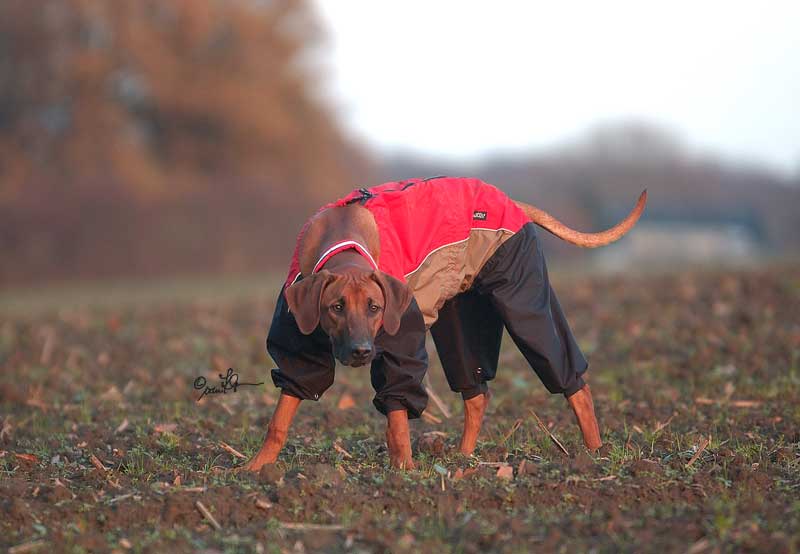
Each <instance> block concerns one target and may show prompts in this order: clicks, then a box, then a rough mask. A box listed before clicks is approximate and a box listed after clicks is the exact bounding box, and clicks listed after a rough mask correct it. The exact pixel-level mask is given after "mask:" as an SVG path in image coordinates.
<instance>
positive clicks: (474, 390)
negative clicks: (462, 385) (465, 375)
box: [461, 383, 489, 400]
mask: <svg viewBox="0 0 800 554" xmlns="http://www.w3.org/2000/svg"><path fill="white" fill-rule="evenodd" d="M487 392H489V385H487V384H486V383H480V384H479V385H475V386H474V387H471V388H469V389H467V390H462V391H461V398H462V399H464V400H469V399H470V398H475V397H476V396H478V395H479V394H486V393H487Z"/></svg>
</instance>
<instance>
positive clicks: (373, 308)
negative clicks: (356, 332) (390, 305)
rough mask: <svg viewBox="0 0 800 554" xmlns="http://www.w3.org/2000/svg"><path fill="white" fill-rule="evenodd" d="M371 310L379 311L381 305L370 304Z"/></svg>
mask: <svg viewBox="0 0 800 554" xmlns="http://www.w3.org/2000/svg"><path fill="white" fill-rule="evenodd" d="M369 311H371V312H379V311H381V307H380V306H378V305H377V304H370V306H369Z"/></svg>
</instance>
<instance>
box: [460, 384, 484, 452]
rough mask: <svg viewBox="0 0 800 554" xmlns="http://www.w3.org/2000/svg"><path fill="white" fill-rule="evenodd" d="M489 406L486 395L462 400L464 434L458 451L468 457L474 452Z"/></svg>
mask: <svg viewBox="0 0 800 554" xmlns="http://www.w3.org/2000/svg"><path fill="white" fill-rule="evenodd" d="M488 405H489V395H488V393H484V394H479V395H477V396H473V397H472V398H469V399H467V400H464V433H463V434H462V435H461V445H460V447H459V450H460V451H461V453H462V454H464V455H466V456H469V455H471V454H472V453H473V452H474V451H475V445H476V444H477V443H478V435H479V434H480V432H481V424H482V423H483V415H484V414H485V413H486V407H487V406H488Z"/></svg>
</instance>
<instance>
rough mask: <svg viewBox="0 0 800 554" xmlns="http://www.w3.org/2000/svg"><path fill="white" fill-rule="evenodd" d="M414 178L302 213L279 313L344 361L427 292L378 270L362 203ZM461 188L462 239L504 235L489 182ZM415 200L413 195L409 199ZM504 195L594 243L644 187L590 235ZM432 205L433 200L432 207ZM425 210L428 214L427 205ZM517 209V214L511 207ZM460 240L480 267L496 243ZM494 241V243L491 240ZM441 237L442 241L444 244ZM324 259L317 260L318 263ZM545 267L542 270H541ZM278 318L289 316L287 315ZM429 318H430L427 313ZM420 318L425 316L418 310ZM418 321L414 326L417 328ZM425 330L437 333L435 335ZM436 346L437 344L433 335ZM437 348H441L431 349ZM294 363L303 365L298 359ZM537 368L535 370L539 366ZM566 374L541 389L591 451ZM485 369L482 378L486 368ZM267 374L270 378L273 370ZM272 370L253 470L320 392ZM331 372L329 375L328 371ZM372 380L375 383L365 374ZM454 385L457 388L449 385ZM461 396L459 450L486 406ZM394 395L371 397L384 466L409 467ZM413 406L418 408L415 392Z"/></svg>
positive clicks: (353, 359) (593, 425) (525, 212)
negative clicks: (274, 401)
mask: <svg viewBox="0 0 800 554" xmlns="http://www.w3.org/2000/svg"><path fill="white" fill-rule="evenodd" d="M451 181H453V180H451ZM392 185H394V184H392ZM400 185H402V187H401V186H400ZM415 185H416V186H418V190H420V189H422V188H423V187H424V186H431V187H432V186H433V185H430V184H429V183H428V182H427V180H426V181H409V182H406V183H400V184H398V186H397V187H395V188H387V187H386V185H384V186H382V187H376V188H375V189H370V191H366V190H365V189H361V190H360V191H356V192H354V193H353V194H351V196H350V197H348V198H347V199H344V200H343V201H340V202H339V203H337V204H336V205H334V206H331V207H329V208H328V209H324V210H322V211H321V212H319V213H318V214H317V215H316V216H315V217H313V218H312V219H311V220H310V221H309V223H308V224H307V225H306V227H305V228H304V231H303V233H301V237H300V240H299V242H298V249H297V252H296V258H297V263H298V268H297V272H296V273H297V275H296V276H295V280H293V281H292V282H287V286H286V287H285V289H284V291H283V294H285V300H286V304H288V312H290V313H291V316H293V318H294V321H295V322H296V327H297V329H299V331H300V333H302V334H303V335H305V336H317V335H315V333H322V334H321V335H319V336H320V337H323V339H322V340H327V341H329V349H328V355H330V354H332V355H333V356H334V357H335V358H336V359H337V360H339V361H340V362H341V363H342V364H344V365H349V366H362V365H365V364H367V363H369V362H374V360H375V358H376V354H377V352H376V350H377V349H376V337H377V336H379V334H380V333H385V335H386V336H388V337H391V336H395V335H397V334H398V333H400V335H402V332H403V328H405V327H403V324H402V321H403V320H404V319H403V318H405V317H408V316H407V315H404V314H409V313H410V312H411V308H414V307H415V306H416V303H415V302H414V299H415V297H416V299H417V300H418V301H420V299H421V298H422V297H423V296H424V295H425V294H426V292H425V291H423V290H422V289H421V287H417V288H413V286H412V285H410V284H408V283H411V282H412V281H413V279H412V278H411V277H410V276H411V275H412V274H411V273H409V274H406V279H407V281H408V283H404V282H403V281H401V280H400V279H398V278H396V277H394V276H392V275H390V274H389V273H387V272H384V271H381V270H380V269H378V267H379V265H378V263H377V262H376V260H380V259H381V254H382V252H381V246H382V245H381V241H382V239H384V238H385V237H386V236H388V235H386V234H385V233H386V231H385V224H383V223H381V222H377V221H376V216H375V214H374V213H373V212H372V211H371V210H370V209H369V207H370V205H369V204H368V203H367V202H369V201H370V200H372V199H373V198H375V197H376V195H377V194H384V195H386V196H387V197H388V198H393V197H392V196H390V195H392V194H395V193H397V194H400V193H401V192H403V191H406V189H407V188H408V187H411V186H415ZM437 186H438V187H439V188H438V189H436V190H439V191H441V190H442V187H444V186H448V187H451V188H450V189H447V191H451V190H459V191H461V189H454V188H453V187H457V186H458V187H460V186H462V183H461V182H460V181H459V182H457V183H453V182H447V183H439V184H438V185H437ZM463 187H464V190H468V191H477V192H475V193H474V194H473V197H474V198H477V200H474V199H473V200H470V201H471V202H473V204H474V205H473V204H470V205H469V207H470V209H471V210H472V209H473V208H475V207H480V208H481V209H474V210H473V211H470V216H471V219H472V220H474V221H476V222H477V223H474V224H472V225H471V227H470V228H469V229H468V230H467V232H468V233H471V234H470V235H469V237H471V238H470V239H469V240H471V241H473V242H474V243H476V244H477V243H478V242H479V241H478V240H476V239H473V238H472V237H475V236H478V235H480V236H481V237H485V236H487V235H486V234H482V235H481V234H480V233H483V232H484V231H491V232H492V233H493V234H491V235H490V236H491V237H499V239H498V240H500V241H504V240H507V239H508V238H509V236H511V235H513V233H511V232H510V231H509V230H508V229H507V228H506V227H504V226H506V225H510V224H509V223H508V221H509V219H508V217H509V216H508V215H506V216H504V217H506V219H505V220H504V222H503V223H502V225H503V226H501V225H500V224H498V225H495V226H494V228H487V227H490V226H489V224H488V223H486V222H485V221H486V220H487V218H489V217H491V209H492V207H491V206H489V207H488V208H486V207H485V206H484V205H483V204H480V202H481V201H484V200H485V199H484V200H481V198H482V197H481V196H480V195H481V194H484V195H485V194H487V188H486V187H489V185H485V184H483V183H480V182H478V184H477V185H476V184H474V183H472V182H471V181H470V182H469V183H467V184H464V185H463ZM379 189H380V190H379ZM491 189H492V190H491V191H489V192H488V194H490V198H494V197H497V198H500V200H499V202H505V201H506V200H505V199H507V197H505V196H504V195H503V196H497V194H499V191H496V189H494V188H493V187H491ZM376 191H377V192H376ZM358 193H360V194H361V196H359V195H358ZM491 195H495V196H491ZM462 196H463V194H462ZM473 197H470V198H473ZM354 199H355V200H354ZM416 201H417V202H418V200H416ZM507 201H508V202H509V203H511V204H509V206H511V207H507V208H506V212H508V211H509V210H511V211H513V210H517V211H513V213H512V216H513V215H514V214H517V216H518V217H523V218H525V221H528V222H530V221H532V222H534V223H536V224H538V225H540V226H542V227H544V228H545V229H546V230H548V231H550V232H551V233H553V234H555V235H556V236H559V237H560V238H563V239H564V240H567V241H569V242H572V243H574V244H578V245H580V246H584V247H596V246H602V245H604V244H608V243H610V242H613V241H615V240H617V239H618V238H620V237H621V236H622V235H624V234H625V233H626V232H627V231H628V230H630V229H631V228H632V227H633V225H634V224H635V223H636V221H637V220H638V218H639V216H640V215H641V213H642V211H643V209H644V206H645V202H646V193H643V194H642V196H641V197H640V198H639V201H638V203H637V205H636V207H635V208H634V210H633V211H632V212H631V214H630V215H629V216H628V217H627V218H625V220H623V221H622V222H620V223H619V224H618V225H616V226H615V227H613V228H612V229H609V230H608V231H605V232H603V233H594V234H586V233H580V232H577V231H574V230H572V229H570V228H568V227H566V226H565V225H563V224H562V223H560V222H558V221H557V220H556V219H555V218H553V217H552V216H550V215H549V214H547V213H545V212H543V211H541V210H539V209H537V208H535V207H533V206H529V205H527V204H523V203H519V202H513V201H511V200H510V199H507ZM476 202H477V203H476ZM417 206H419V204H418V205H417ZM436 209H441V206H438V207H437V208H436ZM517 212H518V213H517ZM431 213H432V214H434V213H435V212H431ZM519 214H522V215H521V216H519ZM426 217H429V216H426ZM469 225H470V224H468V226H469ZM451 228H452V225H451V227H448V229H451ZM382 233H384V234H382ZM509 233H510V234H509ZM465 240H466V239H465ZM481 240H483V239H481ZM463 242H464V241H460V242H459V243H452V244H456V245H457V246H459V248H461V249H462V250H464V251H465V252H466V253H467V257H469V255H471V254H470V253H471V252H472V253H474V252H478V253H481V254H483V258H482V259H481V264H482V265H480V266H478V268H477V269H478V270H480V269H481V268H483V267H488V266H487V260H489V259H491V254H492V253H493V252H496V251H498V252H499V251H500V248H499V246H497V245H494V246H493V248H495V250H489V251H487V250H486V247H485V240H483V242H481V243H480V244H481V248H482V249H483V250H474V251H471V250H469V248H466V249H464V248H463V244H461V243H463ZM350 243H352V244H354V245H355V247H354V248H347V247H345V248H344V249H341V250H336V248H337V247H339V245H348V244H350ZM498 244H502V243H501V242H499V243H498ZM331 245H333V247H332V246H331ZM445 246H450V244H447V245H445ZM441 248H443V247H440V248H437V249H435V250H434V252H436V251H439V250H441ZM331 252H333V254H331ZM487 252H488V253H487ZM429 256H430V254H428V255H427V257H426V258H425V260H426V261H427V260H428V257H429ZM450 260H451V261H450V262H448V263H450V264H451V265H453V264H454V262H452V258H450ZM465 263H468V262H465ZM323 265H324V269H320V268H321V267H322V266H323ZM489 265H491V264H489ZM403 273H404V272H403ZM412 273H413V272H412ZM478 273H479V271H478ZM544 275H545V278H546V272H545V274H544ZM301 276H302V277H303V278H302V279H301V278H300V277H301ZM415 282H416V281H415ZM434 284H435V278H434ZM476 286H477V285H476ZM548 286H549V285H548ZM468 289H469V284H467V285H465V284H464V283H461V284H459V285H458V287H457V290H456V291H455V292H452V291H451V292H446V293H444V294H443V296H444V299H441V298H440V299H437V302H438V304H437V309H439V308H441V306H442V302H444V301H446V300H447V299H448V298H452V297H453V296H455V295H457V294H458V293H460V292H463V291H464V290H468ZM422 304H423V303H422V302H421V301H420V306H421V309H422V311H423V312H425V309H424V306H422ZM556 308H557V309H558V313H560V308H558V306H557V303H556V306H555V308H552V310H551V311H556ZM280 310H281V308H280V306H279V307H278V308H276V318H277V317H278V312H280ZM417 313H419V310H417ZM434 313H435V312H434ZM286 317H289V316H288V315H287V316H286ZM426 317H427V315H426ZM432 319H433V320H435V315H434V316H433V317H432ZM275 321H277V319H276V320H274V321H273V326H275V325H276V323H275ZM419 322H420V323H422V318H421V317H419ZM425 323H428V320H427V319H426V321H425ZM507 325H508V323H507ZM429 326H430V325H428V327H429ZM424 329H425V328H423V332H422V335H423V337H424ZM510 330H511V329H510ZM271 333H272V331H271ZM434 338H435V339H436V335H434ZM516 338H517V337H515V342H516ZM276 342H277V341H276ZM518 344H519V343H518ZM498 348H499V343H498ZM575 348H577V347H575ZM423 349H424V340H423ZM437 349H439V343H438V342H437ZM270 353H273V351H272V350H270ZM441 353H442V352H441V350H440V355H441ZM300 355H302V353H301V354H300ZM273 357H276V355H275V354H273ZM308 359H310V358H308ZM276 361H278V364H279V365H281V361H280V360H278V358H277V357H276ZM426 362H427V360H425V367H427V363H426ZM309 367H311V366H309ZM481 369H482V368H481V367H478V368H477V372H478V373H479V374H480V372H481ZM373 370H374V363H373ZM274 371H277V370H274ZM300 371H301V373H302V368H301V370H300ZM309 371H310V370H309ZM423 371H424V368H423ZM582 372H585V368H583V369H582ZM537 373H539V371H538V369H537ZM573 373H574V372H573ZM540 377H541V374H540ZM572 377H576V378H577V379H578V380H577V381H574V380H573V382H574V383H577V384H575V385H573V386H572V388H573V389H574V390H570V391H566V388H564V389H557V387H556V386H555V385H553V386H550V385H548V389H550V390H551V392H564V394H565V395H567V399H568V401H569V404H570V406H571V407H572V409H573V411H574V413H575V415H576V417H577V420H578V424H579V426H580V429H581V432H582V434H583V438H584V443H585V445H586V446H587V447H588V448H589V449H590V450H595V449H597V448H599V447H600V446H601V444H602V442H601V439H600V432H599V428H598V424H597V420H596V418H595V414H594V406H593V403H592V397H591V393H590V390H589V387H588V385H585V384H584V383H583V381H582V380H580V374H578V375H572V376H570V378H572ZM488 378H489V379H491V376H490V377H488ZM273 379H276V378H275V373H274V372H273ZM281 379H283V380H282V381H280V384H279V380H278V379H276V385H278V386H281V388H282V389H283V391H282V393H281V397H280V400H279V402H278V405H277V407H276V409H275V413H274V415H273V417H272V420H271V421H270V424H269V428H268V432H267V437H266V440H265V441H264V444H263V446H262V447H261V449H260V450H259V452H258V453H257V454H256V455H255V456H254V457H253V458H252V459H251V460H250V461H249V462H248V463H247V464H246V465H245V466H244V469H247V470H252V471H258V470H259V469H260V468H261V467H262V466H263V465H264V464H268V463H273V462H275V461H276V459H277V457H278V454H279V452H280V450H281V449H282V447H283V445H284V443H285V441H286V437H287V434H288V429H289V426H290V424H291V421H292V419H293V417H294V415H295V413H296V411H297V408H298V405H299V403H300V401H301V399H302V397H308V398H311V399H314V400H316V399H318V398H319V394H318V393H314V394H312V393H311V392H306V389H303V388H302V387H299V386H298V387H297V388H295V389H289V388H288V387H289V385H287V384H285V383H286V382H287V379H285V378H283V377H281ZM330 380H331V381H332V375H331V377H330ZM329 384H330V383H327V384H325V385H323V386H322V388H321V390H322V391H324V389H325V388H326V387H327V386H329ZM373 384H375V376H374V375H373ZM417 384H418V383H417ZM454 390H457V389H455V388H454ZM287 391H291V392H287ZM298 391H299V392H298ZM464 398H465V400H464V415H465V420H464V431H463V434H462V438H461V445H460V450H461V452H463V453H464V454H471V453H472V452H473V451H474V449H475V445H476V443H477V439H478V435H479V432H480V427H481V422H482V419H483V415H484V412H485V410H486V405H487V395H486V394H485V392H479V393H478V394H475V395H474V396H471V397H469V398H467V396H465V397H464ZM390 400H392V399H390ZM401 400H402V399H401ZM398 402H400V401H398V400H396V399H395V400H394V403H391V402H389V401H387V402H386V405H385V406H383V405H381V406H379V402H378V400H377V399H376V406H379V409H380V410H381V411H382V412H384V413H385V414H386V416H387V431H386V438H387V446H388V450H389V458H390V463H391V465H392V466H394V467H399V468H413V467H414V463H413V460H412V453H411V440H410V434H409V426H408V418H409V413H410V412H413V411H414V410H413V405H412V404H413V403H411V402H406V404H405V405H406V406H409V408H408V409H406V408H405V407H404V405H403V404H402V402H400V403H399V404H398ZM422 409H424V401H423V404H422Z"/></svg>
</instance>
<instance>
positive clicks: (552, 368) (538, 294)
mask: <svg viewBox="0 0 800 554" xmlns="http://www.w3.org/2000/svg"><path fill="white" fill-rule="evenodd" d="M503 326H505V328H506V329H507V330H508V333H509V335H511V338H512V339H513V340H514V343H515V344H516V345H517V347H518V348H519V349H520V351H521V352H522V354H523V356H525V359H526V360H527V361H528V363H529V364H530V366H531V367H532V368H533V370H534V371H535V372H536V374H537V375H538V376H539V379H541V381H542V383H544V385H545V387H546V388H547V390H548V391H550V392H551V393H563V394H564V395H566V396H570V395H572V394H573V393H575V392H577V391H578V390H580V389H581V388H582V387H583V385H584V382H583V379H582V378H581V375H582V374H583V373H585V372H586V370H587V368H588V364H587V363H586V359H585V358H584V356H583V354H582V353H581V351H580V348H579V347H578V344H577V342H576V340H575V337H574V336H573V335H572V331H571V330H570V328H569V324H568V323H567V320H566V317H565V316H564V313H563V311H562V310H561V306H560V305H559V303H558V299H557V298H556V295H555V292H554V291H553V289H552V287H551V286H550V282H549V280H548V276H547V266H546V264H545V261H544V256H543V254H542V251H541V248H540V246H539V243H538V240H537V238H536V231H535V226H534V224H533V223H529V224H527V225H525V226H524V227H523V228H522V229H521V230H520V231H519V232H518V233H517V234H516V235H514V236H513V237H511V238H510V239H508V240H507V241H506V242H505V243H504V244H503V245H502V246H501V247H500V248H499V249H498V250H497V252H495V253H494V255H493V256H492V257H491V258H490V259H489V261H488V262H487V263H486V265H485V266H484V267H483V268H482V269H481V271H480V272H479V273H478V275H477V276H476V278H475V281H474V282H473V286H472V288H471V289H470V290H469V291H467V292H465V293H462V294H460V295H458V296H456V297H455V298H452V299H451V300H449V301H448V302H446V303H445V305H444V306H443V307H442V309H441V310H440V311H439V318H438V319H437V321H436V323H434V325H433V326H432V327H431V334H432V335H433V339H434V342H435V344H436V350H437V352H438V353H439V358H440V359H441V361H442V366H443V368H444V372H445V375H446V376H447V380H448V383H449V384H450V387H451V389H452V390H454V391H456V392H461V394H462V395H463V397H464V398H465V399H468V398H471V397H473V396H476V395H478V394H481V393H482V392H485V391H486V390H487V386H486V382H487V381H490V380H491V379H493V378H494V376H495V373H496V371H497V362H498V358H499V353H500V342H501V338H502V330H503Z"/></svg>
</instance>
